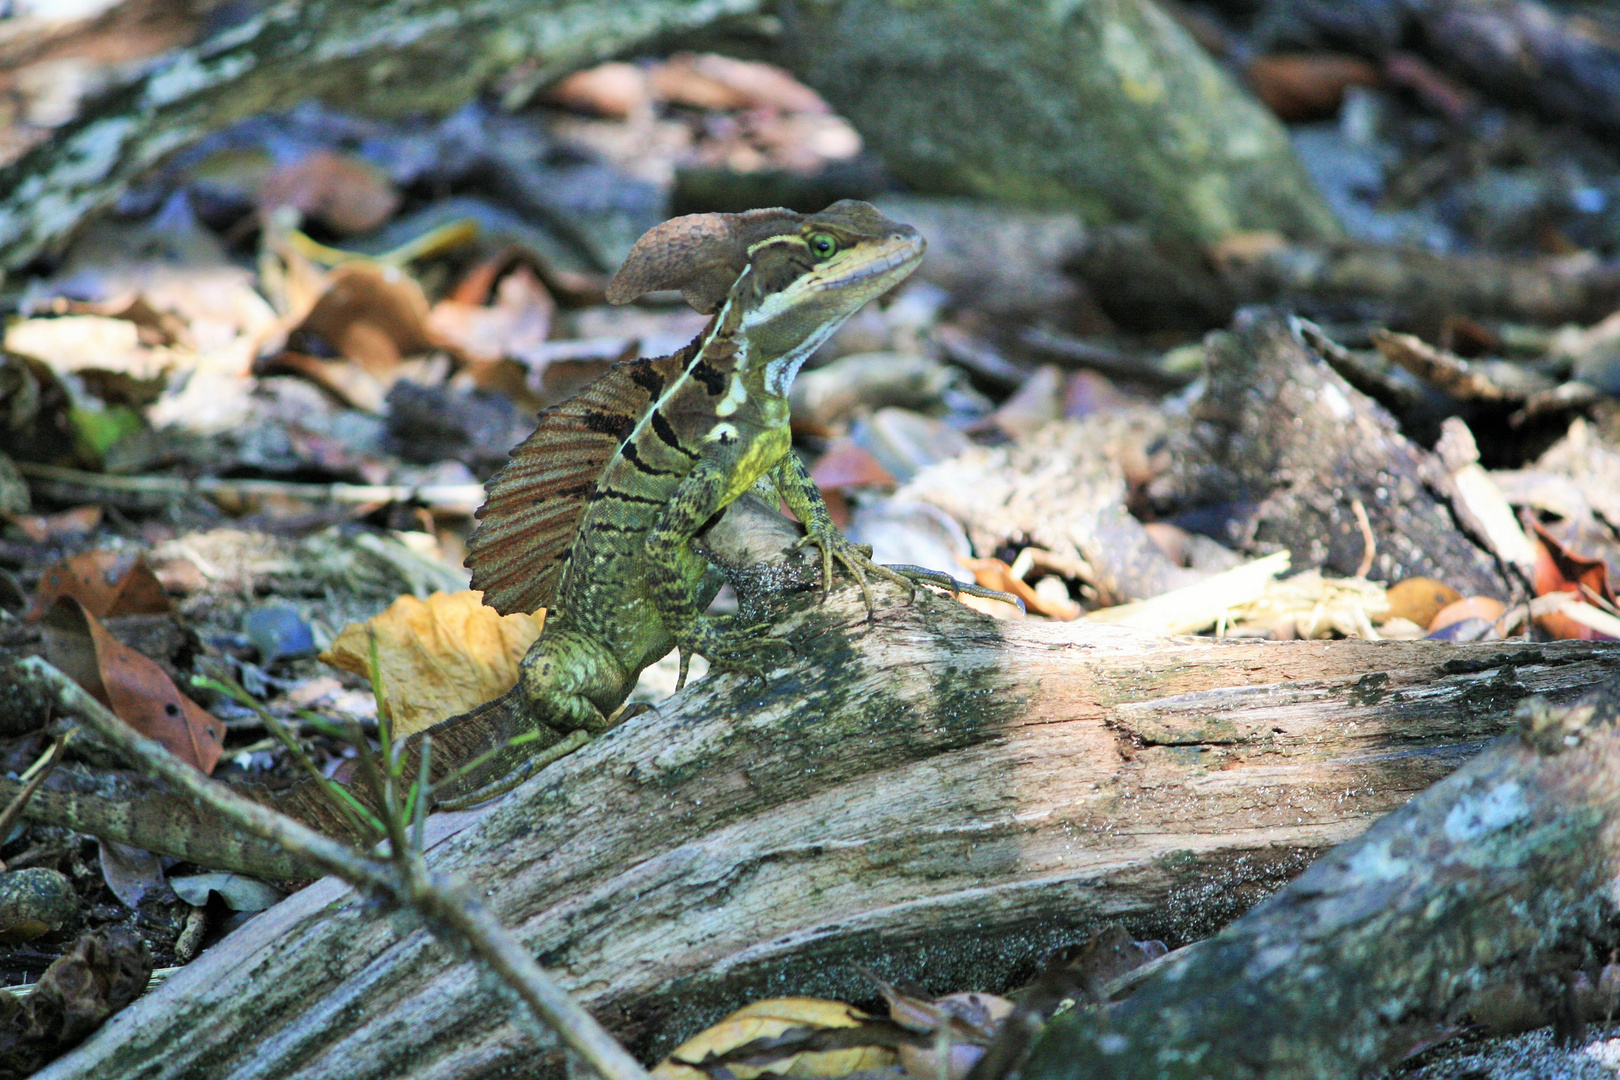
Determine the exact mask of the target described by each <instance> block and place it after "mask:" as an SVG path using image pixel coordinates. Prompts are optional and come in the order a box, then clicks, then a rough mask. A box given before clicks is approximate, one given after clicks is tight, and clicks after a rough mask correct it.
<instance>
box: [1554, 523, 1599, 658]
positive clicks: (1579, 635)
mask: <svg viewBox="0 0 1620 1080" xmlns="http://www.w3.org/2000/svg"><path fill="white" fill-rule="evenodd" d="M1534 528H1535V534H1536V544H1535V548H1536V569H1535V589H1536V595H1537V596H1547V595H1548V594H1550V593H1555V592H1564V593H1573V594H1575V595H1576V596H1578V597H1580V598H1581V599H1583V600H1585V601H1587V602H1588V603H1591V604H1594V605H1597V606H1598V607H1599V608H1600V609H1603V608H1606V609H1607V610H1608V611H1610V612H1613V611H1614V610H1615V599H1614V593H1613V591H1612V590H1611V589H1610V587H1609V567H1608V564H1607V563H1605V562H1604V561H1603V560H1602V559H1589V558H1586V557H1585V556H1583V555H1578V554H1576V553H1575V552H1573V551H1570V550H1569V549H1568V548H1567V547H1565V546H1564V545H1563V544H1561V543H1559V542H1558V540H1557V539H1556V538H1555V537H1554V536H1553V535H1552V534H1551V533H1550V532H1548V531H1547V530H1546V529H1545V528H1544V527H1542V526H1541V525H1540V524H1539V523H1537V524H1535V526H1534ZM1536 625H1537V626H1539V627H1541V628H1542V629H1543V630H1545V631H1547V632H1548V633H1549V634H1551V635H1552V636H1553V637H1555V638H1559V639H1563V640H1570V639H1574V640H1585V641H1591V640H1594V639H1596V640H1602V639H1604V638H1606V637H1607V636H1608V635H1606V634H1603V633H1601V632H1599V631H1598V630H1596V629H1594V628H1593V627H1591V626H1589V625H1587V623H1586V622H1583V621H1581V620H1578V619H1575V618H1572V617H1571V616H1570V615H1569V614H1568V613H1566V612H1564V611H1563V610H1561V609H1560V610H1553V611H1547V612H1544V613H1541V614H1538V615H1537V616H1536Z"/></svg>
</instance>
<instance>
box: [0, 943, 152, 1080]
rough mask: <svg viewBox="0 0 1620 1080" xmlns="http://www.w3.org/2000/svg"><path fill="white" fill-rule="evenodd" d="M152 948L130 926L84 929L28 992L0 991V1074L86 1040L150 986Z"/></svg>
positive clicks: (24, 1070) (24, 1069) (31, 1066)
mask: <svg viewBox="0 0 1620 1080" xmlns="http://www.w3.org/2000/svg"><path fill="white" fill-rule="evenodd" d="M151 978H152V954H151V950H150V949H149V948H148V947H147V945H146V943H145V942H144V941H142V940H141V939H140V938H139V937H138V936H136V935H135V934H134V933H133V932H132V931H130V930H127V929H124V928H122V927H114V928H113V929H111V930H109V931H103V932H100V933H97V934H94V935H89V934H87V935H85V936H84V937H81V938H80V939H79V940H78V941H77V942H75V943H74V945H73V950H72V951H71V952H69V953H66V954H64V955H62V956H60V957H58V958H57V959H56V960H55V962H53V963H52V964H51V966H50V967H48V968H46V969H45V974H43V975H41V976H40V979H39V982H38V984H36V985H35V987H34V989H33V990H32V991H30V992H29V993H28V994H27V995H25V996H24V995H14V994H0V1030H4V1031H5V1032H6V1033H7V1034H8V1038H6V1039H5V1041H4V1043H3V1045H0V1075H5V1076H27V1075H29V1074H30V1073H32V1072H33V1071H34V1070H36V1069H38V1068H40V1067H42V1066H43V1065H45V1064H46V1063H47V1062H49V1061H50V1060H51V1059H52V1058H54V1057H57V1056H59V1055H60V1054H62V1052H63V1051H65V1050H67V1049H68V1048H69V1047H71V1046H73V1045H75V1044H77V1043H79V1042H81V1041H83V1039H84V1038H85V1036H87V1035H89V1034H90V1033H91V1032H92V1031H95V1030H96V1028H98V1027H100V1026H101V1024H102V1022H103V1021H104V1020H106V1019H107V1017H109V1016H111V1015H112V1014H113V1013H115V1012H117V1011H118V1010H119V1009H122V1008H123V1007H124V1006H126V1005H128V1004H129V1003H130V1002H132V1001H134V1000H135V999H136V998H138V997H140V996H141V994H142V993H144V992H145V990H146V984H147V983H148V982H150V981H151Z"/></svg>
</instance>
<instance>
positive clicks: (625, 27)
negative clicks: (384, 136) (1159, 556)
mask: <svg viewBox="0 0 1620 1080" xmlns="http://www.w3.org/2000/svg"><path fill="white" fill-rule="evenodd" d="M784 28H785V29H784ZM700 38H701V40H702V41H704V42H707V43H709V44H711V45H712V44H714V43H716V42H721V43H726V44H736V43H737V42H738V40H739V39H748V42H749V44H750V46H751V48H753V49H754V51H756V52H757V51H759V50H761V49H763V52H764V54H765V55H766V56H768V57H770V58H773V59H777V60H780V61H782V62H783V63H785V64H787V65H788V66H789V67H791V68H792V69H793V70H795V71H796V72H797V73H798V74H800V75H801V76H802V77H803V78H804V79H805V80H806V81H807V82H808V83H809V84H810V85H811V86H814V87H816V88H817V89H818V90H821V91H822V92H823V93H825V94H826V95H827V96H828V98H829V99H830V100H831V101H832V102H833V104H834V105H835V106H837V107H839V108H842V109H845V110H846V111H848V112H849V113H850V114H851V115H852V117H853V118H854V120H855V123H856V124H857V126H858V127H860V128H861V129H862V131H863V132H864V133H865V135H866V137H867V138H868V140H869V141H870V142H871V144H872V145H873V147H874V148H875V149H876V150H878V151H879V152H880V153H881V154H883V155H884V156H885V157H887V158H888V159H889V160H891V161H892V162H893V163H894V165H895V167H896V168H897V169H898V170H899V171H900V172H901V173H902V174H903V175H904V176H906V177H907V178H908V179H909V180H910V181H911V182H912V184H913V185H914V186H916V187H917V188H919V189H920V190H924V191H949V192H956V193H970V194H976V195H984V196H989V197H993V198H999V199H1003V200H1007V201H1011V202H1022V203H1026V204H1039V205H1043V206H1048V207H1059V208H1066V209H1081V210H1086V211H1089V212H1090V213H1092V214H1093V215H1094V216H1097V217H1105V218H1128V219H1133V220H1134V219H1145V220H1146V221H1147V222H1148V224H1149V225H1150V227H1152V228H1153V229H1154V230H1155V231H1156V232H1159V233H1161V234H1163V235H1166V236H1172V237H1175V238H1177V239H1180V240H1189V239H1191V240H1197V241H1209V240H1213V239H1217V238H1219V237H1222V236H1225V235H1227V234H1229V233H1232V232H1235V231H1241V230H1253V229H1275V230H1278V231H1281V232H1285V233H1287V234H1289V235H1291V236H1294V237H1296V238H1300V239H1311V238H1318V239H1319V238H1327V237H1331V236H1334V235H1336V234H1337V232H1338V226H1337V224H1336V222H1335V221H1334V219H1333V216H1332V214H1331V212H1330V211H1329V210H1328V209H1327V207H1326V204H1325V203H1324V202H1323V201H1322V199H1321V197H1320V195H1319V194H1318V193H1317V192H1316V190H1315V189H1314V188H1313V187H1312V186H1311V183H1310V181H1309V180H1308V179H1307V177H1306V175H1305V173H1304V170H1303V169H1302V167H1301V166H1300V164H1299V162H1298V161H1297V160H1296V159H1295V158H1294V155H1293V152H1292V150H1291V148H1290V147H1289V144H1288V140H1287V137H1286V135H1285V134H1284V133H1283V131H1282V128H1281V126H1280V125H1279V124H1278V123H1277V122H1276V121H1275V120H1274V119H1273V118H1272V117H1271V116H1270V115H1269V114H1267V113H1266V112H1264V111H1263V110H1262V109H1261V108H1260V107H1259V106H1258V105H1257V104H1256V103H1255V102H1254V101H1253V100H1252V99H1251V98H1249V97H1248V96H1247V95H1246V94H1245V93H1244V92H1243V91H1242V90H1240V89H1239V88H1238V87H1237V86H1236V85H1235V84H1234V83H1233V82H1232V81H1231V79H1230V78H1228V77H1227V76H1226V74H1225V73H1224V72H1223V71H1222V70H1221V69H1220V68H1219V67H1218V66H1217V65H1216V64H1215V63H1214V62H1213V61H1211V60H1210V59H1209V57H1207V56H1205V55H1204V54H1203V53H1202V52H1200V51H1199V49H1198V47H1197V46H1196V45H1195V44H1194V43H1193V41H1192V40H1191V38H1190V37H1188V36H1187V35H1186V34H1185V33H1184V32H1183V31H1182V30H1181V28H1180V27H1179V26H1177V25H1176V24H1175V23H1174V22H1172V21H1171V20H1170V19H1168V18H1166V17H1165V16H1164V15H1163V14H1162V13H1161V12H1160V11H1159V10H1158V9H1157V8H1156V7H1155V6H1154V5H1153V4H1152V3H1151V2H1149V0H1106V2H1099V3H1090V4H1081V5H1067V6H1063V7H1061V8H1050V7H1046V6H1042V5H1032V4H1010V5H988V6H986V5H981V4H978V3H976V2H974V0H960V2H955V3H949V4H920V5H919V4H907V3H900V2H897V0H815V2H799V0H722V2H712V0H643V2H638V3H632V4H598V3H591V2H589V0H547V2H545V3H534V2H531V0H482V2H479V3H472V2H471V0H429V2H425V3H424V2H419V0H358V2H356V0H341V2H340V0H310V2H308V3H302V4H276V5H269V6H268V7H266V8H264V9H263V10H261V11H255V12H254V13H252V14H250V15H249V16H247V17H246V18H245V19H243V20H242V21H241V22H238V23H237V24H235V25H234V26H230V27H228V28H227V29H224V30H221V31H219V32H218V33H216V34H214V35H213V36H212V37H210V38H208V39H207V40H205V41H203V42H201V43H199V44H197V45H194V46H191V47H188V48H183V49H178V50H175V51H173V52H171V53H169V54H167V55H166V56H165V57H163V58H161V59H160V60H159V61H157V62H155V63H154V64H152V65H151V66H150V67H149V68H148V69H146V70H145V71H144V72H142V73H140V74H139V75H137V76H135V77H134V78H133V79H132V80H131V81H130V82H128V83H125V84H123V85H120V86H118V87H116V88H114V89H112V90H110V91H108V92H107V93H105V94H102V95H100V96H99V97H97V98H96V99H94V100H92V101H90V102H88V103H87V104H86V105H85V107H84V109H83V111H82V114H81V115H80V116H79V117H78V118H76V119H75V120H73V121H71V122H69V123H67V124H65V125H63V126H62V127H61V128H59V129H58V130H57V131H56V132H55V133H54V134H53V137H52V138H51V139H50V140H49V141H47V142H45V143H42V144H41V145H39V146H37V147H35V148H34V149H33V150H32V151H30V152H29V153H28V154H26V155H25V156H24V157H22V158H21V159H19V160H18V161H17V162H15V163H13V164H12V165H10V166H8V167H7V168H5V169H3V170H0V267H8V268H15V267H17V266H20V265H22V264H24V263H26V262H27V261H28V260H29V259H31V258H32V257H34V256H35V255H37V254H39V253H40V252H41V251H44V250H46V249H47V248H48V247H49V246H51V245H52V244H53V243H55V242H57V241H59V240H60V239H61V238H63V237H64V236H66V235H67V234H68V233H69V232H70V231H71V230H72V229H74V228H75V227H76V226H77V225H78V224H79V223H80V221H82V220H83V219H84V218H85V217H86V216H87V215H88V214H90V213H92V212H94V211H96V210H98V209H100V208H102V207H105V206H107V205H109V204H110V203H111V202H112V201H113V200H114V199H116V198H117V196H118V194H119V193H120V192H121V191H123V190H124V189H125V188H126V187H127V186H128V185H129V184H130V183H131V182H133V181H134V180H135V179H136V178H138V177H139V176H140V175H141V174H143V173H144V172H146V171H147V170H148V169H150V168H151V167H152V166H154V165H156V164H157V163H159V162H160V161H162V160H163V159H164V158H165V157H166V156H167V155H169V154H170V153H172V152H174V151H175V150H177V149H180V148H182V147H184V146H187V145H189V144H191V143H193V142H196V141H197V140H198V139H200V138H202V137H203V136H204V135H207V134H209V133H210V132H213V131H217V130H219V129H221V128H223V127H225V126H226V125H228V124H231V123H233V122H234V121H236V120H239V119H241V118H243V117H245V116H249V115H252V114H254V113H257V112H263V111H266V110H273V109H280V108H286V107H289V106H291V105H294V104H296V103H298V102H300V101H303V100H305V99H308V98H319V99H322V100H325V101H327V102H330V103H332V104H333V105H336V106H339V107H341V108H344V109H347V110H351V111H354V112H360V113H365V114H370V115H381V116H400V115H405V114H411V113H429V114H444V113H448V112H451V111H453V110H454V109H456V108H458V107H460V106H461V105H463V104H465V103H466V102H468V101H471V100H473V99H474V98H475V97H477V96H478V95H479V94H480V93H483V92H485V91H488V90H491V89H495V88H499V89H501V90H502V92H503V93H504V95H505V97H506V99H507V100H508V101H509V102H513V101H521V100H523V99H524V98H525V97H527V96H528V95H529V94H531V93H532V92H533V91H534V90H535V89H536V88H538V87H541V86H543V85H545V84H546V83H548V82H550V81H552V80H555V79H557V78H559V77H560V76H562V75H565V74H567V73H568V72H570V71H572V70H574V69H577V68H580V67H584V66H587V65H589V64H591V63H594V62H596V61H598V60H603V59H607V58H609V57H611V56H615V55H627V54H633V53H635V52H638V51H647V50H655V49H668V48H671V47H674V46H678V45H680V44H682V43H687V44H693V43H697V42H698V41H699V40H700ZM991 45H994V47H993V48H992V47H990V46H991Z"/></svg>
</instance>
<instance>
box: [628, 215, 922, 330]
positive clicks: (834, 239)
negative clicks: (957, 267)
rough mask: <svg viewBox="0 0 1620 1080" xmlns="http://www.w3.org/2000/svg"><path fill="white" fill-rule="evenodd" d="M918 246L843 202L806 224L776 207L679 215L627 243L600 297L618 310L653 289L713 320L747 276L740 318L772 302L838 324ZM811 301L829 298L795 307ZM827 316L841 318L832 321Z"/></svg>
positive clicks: (905, 270) (895, 278)
mask: <svg viewBox="0 0 1620 1080" xmlns="http://www.w3.org/2000/svg"><path fill="white" fill-rule="evenodd" d="M923 247H924V244H923V241H922V237H920V236H918V235H917V231H916V230H915V229H913V228H912V227H911V226H909V225H901V224H899V223H898V222H894V221H890V220H889V219H888V218H886V217H884V216H883V215H882V214H881V213H879V212H878V210H877V208H876V207H874V206H872V205H871V204H870V203H864V202H858V201H856V200H853V199H844V200H842V201H840V202H836V203H834V204H833V205H831V206H829V207H827V209H825V210H823V211H821V212H820V213H818V214H809V215H805V214H798V213H795V212H793V211H792V210H786V209H783V208H781V207H773V208H771V209H766V210H749V211H747V212H746V213H742V214H688V215H686V216H685V217H678V218H671V219H670V220H668V221H666V222H664V223H663V224H661V225H658V226H656V227H654V228H652V229H650V230H648V232H647V233H646V234H645V235H643V236H642V237H641V239H640V240H637V241H636V244H635V247H633V248H632V249H631V251H630V255H629V257H628V258H626V259H625V261H624V265H623V266H621V267H620V268H619V272H618V273H617V274H614V275H613V280H612V281H610V282H609V283H608V287H607V298H608V301H609V302H610V303H614V304H628V303H630V302H631V301H633V300H635V299H636V298H637V297H639V296H641V295H643V294H644V293H648V292H652V291H654V290H658V289H679V290H680V291H681V294H682V296H684V297H685V299H686V302H687V303H688V304H691V305H692V307H694V308H696V309H697V310H698V311H700V312H703V313H704V314H706V315H707V314H713V313H714V312H715V311H716V310H718V309H719V308H720V306H721V305H722V304H723V303H725V300H726V297H727V296H728V295H730V294H731V292H732V289H733V287H734V286H736V285H738V284H739V279H740V278H742V276H743V272H744V271H745V270H749V269H752V270H753V273H752V274H751V275H749V280H747V281H746V282H744V285H745V292H746V295H745V296H743V297H741V299H743V300H744V301H745V306H746V307H748V308H749V309H755V308H760V307H763V306H766V305H767V304H769V303H770V300H771V298H772V297H773V296H774V297H777V298H778V299H777V304H778V306H795V307H801V308H804V311H803V315H804V316H805V318H806V320H807V321H817V322H823V321H825V320H826V319H827V318H829V317H831V318H837V319H838V321H842V319H843V318H846V317H848V315H849V314H851V313H853V312H854V311H855V310H856V309H857V308H859V307H860V306H861V304H864V303H865V302H866V301H867V300H869V299H871V298H872V297H875V296H878V295H880V294H881V293H883V292H885V291H887V290H888V289H889V288H890V287H892V286H893V285H894V284H896V283H897V282H899V281H900V280H901V279H902V278H904V277H905V276H906V275H907V274H909V273H910V272H911V270H912V269H913V268H915V266H916V264H917V262H918V260H920V259H921V258H922V252H923ZM817 293H827V294H829V295H827V296H825V297H820V298H819V299H820V300H821V301H822V302H819V303H817V302H810V303H809V304H808V307H805V305H806V303H807V302H808V301H814V300H816V299H818V298H817V297H816V296H815V295H814V294H817ZM834 294H837V295H836V296H835V295H834ZM856 294H858V299H857V295H856ZM834 300H838V301H840V302H838V303H836V304H834V303H833V301H834ZM835 307H836V308H839V309H841V308H845V307H847V308H848V310H845V311H842V314H841V315H840V314H837V313H836V312H835V311H834V310H833V309H834V308H835ZM822 308H827V310H826V311H822V310H821V309H822Z"/></svg>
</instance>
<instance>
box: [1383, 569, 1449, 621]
mask: <svg viewBox="0 0 1620 1080" xmlns="http://www.w3.org/2000/svg"><path fill="white" fill-rule="evenodd" d="M1385 595H1386V596H1388V597H1389V615H1388V618H1391V619H1406V620H1407V621H1408V622H1413V623H1416V624H1417V625H1418V626H1428V625H1429V624H1430V623H1432V622H1433V621H1434V617H1435V616H1436V615H1438V614H1440V609H1441V608H1443V607H1445V606H1446V605H1447V604H1455V603H1456V602H1457V601H1458V600H1461V599H1462V593H1460V592H1458V591H1457V590H1456V589H1453V588H1452V587H1451V586H1450V585H1447V584H1446V583H1445V582H1443V581H1436V580H1434V579H1433V578H1426V577H1414V578H1407V579H1406V580H1405V581H1402V582H1398V583H1397V584H1394V585H1391V586H1390V587H1389V589H1388V591H1387V592H1386V593H1385Z"/></svg>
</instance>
